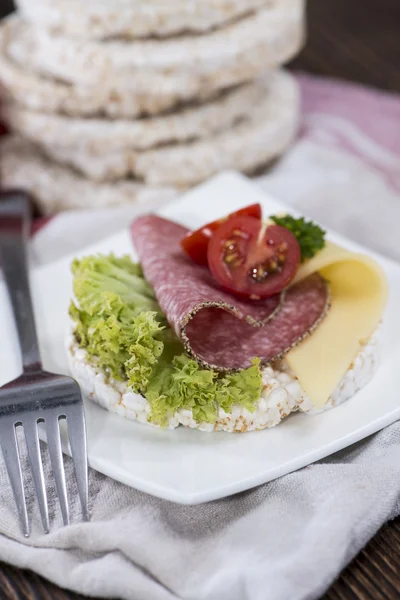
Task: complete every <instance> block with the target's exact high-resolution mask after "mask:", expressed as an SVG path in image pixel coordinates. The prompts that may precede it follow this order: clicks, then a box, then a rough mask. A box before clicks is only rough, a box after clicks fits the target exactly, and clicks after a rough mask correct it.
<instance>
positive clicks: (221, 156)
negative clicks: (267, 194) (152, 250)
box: [0, 0, 304, 214]
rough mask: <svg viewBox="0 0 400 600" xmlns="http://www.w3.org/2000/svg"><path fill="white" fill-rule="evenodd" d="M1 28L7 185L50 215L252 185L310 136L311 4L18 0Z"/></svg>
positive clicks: (2, 153) (1, 152)
mask: <svg viewBox="0 0 400 600" xmlns="http://www.w3.org/2000/svg"><path fill="white" fill-rule="evenodd" d="M17 4H18V5H19V11H18V12H17V13H16V14H15V15H13V16H12V17H11V18H9V19H7V20H5V21H3V22H2V23H1V24H0V83H1V85H2V87H3V90H4V91H3V95H4V97H5V102H4V104H3V118H4V120H5V121H6V123H7V124H8V126H9V128H10V130H11V131H12V134H11V135H9V136H7V137H6V138H3V140H2V143H1V146H0V179H1V181H2V183H3V185H6V186H12V187H24V188H26V189H28V190H30V191H31V192H33V194H34V195H35V197H36V199H37V201H38V204H39V206H40V207H41V209H42V211H43V212H44V213H46V214H49V213H54V212H57V211H59V210H67V209H73V208H89V207H90V208H100V207H105V206H116V205H119V204H125V203H132V202H149V201H150V202H151V201H152V200H156V199H157V200H161V199H169V198H171V197H173V196H174V195H175V194H176V193H177V191H178V190H183V189H186V188H188V187H190V186H192V185H194V184H196V183H199V182H200V181H202V180H204V179H206V178H208V177H209V176H211V175H213V174H215V173H216V172H218V171H220V170H222V169H226V168H232V169H238V170H241V171H243V172H247V173H251V172H254V171H255V170H256V169H258V168H259V167H261V166H263V165H265V164H267V163H268V162H269V161H271V160H272V159H274V158H275V157H277V156H279V155H280V154H281V153H282V152H283V151H284V150H285V149H286V148H287V146H288V145H289V144H290V142H291V141H292V139H293V137H294V135H295V133H296V130H297V126H298V118H299V97H298V90H297V86H296V83H295V81H294V79H293V77H292V76H291V75H290V74H289V73H287V72H285V71H283V70H281V69H280V66H281V65H282V64H283V63H285V62H286V61H288V60H289V59H291V58H292V57H293V56H294V55H295V54H296V53H297V52H298V50H299V49H300V47H301V45H302V42H303V36H304V0H169V1H168V2H165V1H164V0H85V2H82V1H81V0H18V2H17Z"/></svg>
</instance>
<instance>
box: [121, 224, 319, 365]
mask: <svg viewBox="0 0 400 600" xmlns="http://www.w3.org/2000/svg"><path fill="white" fill-rule="evenodd" d="M131 233H132V239H133V243H134V246H135V248H136V251H137V253H138V255H139V259H140V262H141V264H142V267H143V271H144V274H145V277H146V279H147V280H148V281H149V283H150V284H151V285H152V287H153V289H154V292H155V294H156V297H157V300H158V302H159V304H160V307H161V309H162V311H163V313H164V314H165V316H166V318H167V319H168V322H169V323H170V325H171V327H172V328H173V329H174V331H175V333H176V334H177V336H178V337H179V338H180V339H181V340H182V341H183V343H184V345H185V348H186V349H187V351H188V352H189V353H190V354H191V355H192V356H193V357H194V358H195V359H196V360H197V361H198V362H200V363H201V364H203V365H206V366H210V367H213V368H215V369H218V370H224V371H225V370H239V369H243V368H246V367H248V366H249V365H250V364H251V359H253V358H255V357H258V358H260V359H261V361H262V363H263V364H265V363H269V362H271V361H272V360H274V359H276V358H278V357H281V356H283V355H284V354H285V353H286V352H287V351H288V350H290V349H291V348H292V347H293V346H295V345H296V344H297V343H299V342H300V341H301V340H302V339H304V337H305V336H306V335H308V334H309V333H310V332H311V331H312V330H313V329H314V328H315V327H316V326H317V325H318V323H319V322H320V321H321V319H322V318H323V317H324V316H325V314H326V311H327V309H328V307H329V289H328V286H327V284H326V282H325V280H324V279H323V278H322V277H321V276H319V275H318V274H314V275H311V276H309V277H307V279H304V280H303V281H300V282H299V283H297V284H296V285H294V286H293V287H291V288H290V289H289V290H287V291H286V293H282V294H280V295H276V296H272V297H271V298H267V299H264V300H260V301H250V300H241V299H238V298H236V297H235V296H233V295H232V294H230V293H229V292H225V291H224V290H223V289H221V288H220V287H219V286H218V284H217V283H216V282H215V281H214V279H213V278H212V276H211V274H210V273H209V271H208V269H207V268H205V267H201V266H199V265H196V264H195V263H194V262H192V261H191V260H190V259H189V258H187V257H186V256H185V255H184V253H183V251H182V250H181V248H180V245H179V241H180V240H181V239H182V237H183V236H184V235H185V233H187V229H186V228H185V227H182V226H180V225H178V224H177V223H174V222H172V221H168V220H166V219H162V218H160V217H157V216H155V215H146V216H143V217H139V218H138V219H136V220H135V221H134V222H133V224H132V226H131Z"/></svg>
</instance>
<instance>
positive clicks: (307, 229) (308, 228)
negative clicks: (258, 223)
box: [270, 215, 325, 262]
mask: <svg viewBox="0 0 400 600" xmlns="http://www.w3.org/2000/svg"><path fill="white" fill-rule="evenodd" d="M270 219H271V221H273V222H274V223H276V225H281V226H282V227H286V229H289V231H291V232H292V233H293V235H294V236H295V237H296V239H297V241H298V242H299V246H300V251H301V262H304V260H305V259H306V258H312V257H313V256H314V255H315V254H316V253H317V252H318V250H321V249H322V248H323V247H324V246H325V231H324V230H323V229H321V227H319V225H317V224H316V223H314V222H313V221H306V220H305V218H304V217H300V218H299V219H295V218H294V217H292V216H290V215H285V216H282V217H278V216H273V217H270Z"/></svg>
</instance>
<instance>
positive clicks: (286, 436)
mask: <svg viewBox="0 0 400 600" xmlns="http://www.w3.org/2000/svg"><path fill="white" fill-rule="evenodd" d="M254 202H261V204H262V205H263V207H264V211H265V214H273V213H277V212H281V211H285V210H288V209H287V207H286V206H284V205H283V204H281V203H279V202H277V201H276V200H274V199H273V198H271V197H268V196H266V195H265V194H264V193H263V192H261V191H260V190H259V189H258V188H257V187H255V186H254V185H253V184H251V183H250V182H249V181H248V180H247V179H246V178H244V177H242V176H240V175H237V174H234V173H226V174H223V175H221V176H218V177H216V178H215V179H213V180H211V181H210V182H208V183H206V184H204V185H202V186H200V187H199V188H196V189H195V190H193V191H191V192H189V193H188V194H186V195H184V196H183V197H182V198H181V199H180V200H178V201H177V202H175V203H173V204H170V205H169V206H167V207H164V208H163V209H162V210H161V211H159V212H160V214H161V215H163V216H165V217H167V218H171V219H173V220H176V221H179V222H180V223H182V224H184V225H187V226H189V227H197V226H198V225H200V224H202V223H204V222H206V221H210V220H213V219H215V218H217V217H220V216H223V215H225V214H227V213H228V212H231V211H233V210H235V209H237V208H239V207H241V206H244V205H247V204H251V203H254ZM291 212H293V211H291ZM71 234H72V235H73V232H72V233H71ZM329 237H330V238H331V239H332V240H333V241H335V242H337V243H338V244H341V245H343V246H346V247H348V248H350V249H352V250H356V251H361V252H364V253H366V254H370V255H371V256H375V257H376V258H377V259H378V260H379V262H380V263H381V265H382V266H383V268H384V269H385V271H386V273H387V276H388V278H389V283H390V289H391V296H390V301H389V305H388V307H387V311H386V314H385V320H384V326H383V332H382V340H383V360H382V364H381V367H380V369H379V371H378V373H377V374H376V376H375V377H374V378H373V380H372V382H371V383H370V384H369V385H368V386H367V387H366V388H364V389H363V390H361V391H360V392H358V393H357V394H356V395H355V396H354V398H352V399H351V400H350V401H348V402H346V403H344V404H343V405H341V406H338V407H337V408H335V410H330V411H327V412H326V413H323V414H321V415H318V416H314V417H310V416H307V415H304V414H295V415H293V416H290V417H289V418H288V419H287V420H286V421H284V422H283V423H282V424H281V425H279V427H276V428H274V429H269V430H264V431H260V432H253V433H246V434H242V435H237V434H229V433H222V432H219V433H202V432H199V431H196V430H191V429H186V428H183V427H180V428H178V429H176V430H175V431H162V430H158V429H153V428H151V427H147V426H145V425H141V424H139V423H135V422H131V421H127V420H125V419H122V418H121V417H119V416H117V415H115V414H111V413H109V412H107V411H106V410H104V409H102V408H100V407H99V406H97V405H96V404H94V403H92V402H91V401H89V400H86V401H85V408H86V416H87V428H88V447H89V462H90V465H91V466H92V467H93V468H94V469H97V470H98V471H101V472H102V473H105V474H106V475H109V476H110V477H113V478H114V479H117V480H119V481H122V482H123V483H125V484H127V485H130V486H132V487H135V488H137V489H139V490H142V491H144V492H148V493H149V494H153V495H155V496H159V497H161V498H165V499H167V500H172V501H174V502H179V503H183V504H196V503H200V502H206V501H208V500H214V499H216V498H221V497H223V496H228V495H230V494H233V493H236V492H240V491H242V490H246V489H248V488H251V487H253V486H255V485H258V484H261V483H265V482H267V481H270V480H272V479H275V478H277V477H280V476H281V475H285V474H286V473H289V472H290V471H294V470H296V469H299V468H300V467H304V466H305V465H308V464H310V463H312V462H314V461H316V460H318V459H320V458H323V457H325V456H327V455H329V454H331V453H333V452H336V451H337V450H340V449H342V448H344V447H346V446H348V445H350V444H353V443H354V442H357V441H358V440H361V439H362V438H365V437H366V436H368V435H370V434H372V433H374V432H376V431H378V430H379V429H382V428H383V427H385V426H387V425H389V424H390V423H393V422H394V421H396V420H397V419H398V418H400V402H399V399H400V396H399V390H400V368H399V364H400V345H399V336H400V312H399V310H398V306H397V303H396V300H395V299H396V298H397V299H398V298H400V266H399V265H397V264H396V263H394V262H391V261H390V260H388V259H386V258H383V257H382V256H377V255H376V254H374V253H372V252H370V251H369V250H366V249H365V248H362V247H360V246H358V245H357V244H355V243H353V242H351V241H349V240H346V239H345V238H342V237H341V236H339V235H336V234H334V233H331V234H330V236H329ZM110 251H113V252H115V253H117V254H123V253H129V254H131V255H132V256H133V257H134V251H133V248H132V243H131V239H130V236H129V232H128V231H127V230H125V231H121V232H120V233H118V234H116V235H114V236H112V237H110V238H107V239H105V240H103V241H101V242H99V243H97V244H96V245H94V246H91V247H89V248H85V249H84V250H82V251H81V252H79V256H84V255H86V254H90V253H94V252H102V253H106V252H110ZM71 260H72V257H71V256H69V257H67V258H63V259H62V260H59V261H57V262H54V263H52V264H50V265H46V266H44V267H41V268H38V269H36V270H35V271H34V272H33V273H32V291H33V297H34V304H35V313H36V318H37V326H38V331H39V337H40V345H41V350H42V355H43V362H44V365H45V367H46V368H47V369H48V370H50V371H55V372H63V373H66V372H67V362H66V358H65V354H64V336H65V332H66V329H67V321H68V319H67V311H68V304H69V301H70V298H71V274H70V263H71ZM0 319H1V320H0V329H1V344H0V384H3V383H5V382H6V381H8V380H10V379H12V378H13V377H15V376H16V375H17V374H18V373H19V370H20V359H19V353H18V346H17V341H16V335H15V330H14V325H13V321H12V317H11V312H10V308H9V306H8V301H7V298H6V294H5V289H4V285H3V284H1V283H0Z"/></svg>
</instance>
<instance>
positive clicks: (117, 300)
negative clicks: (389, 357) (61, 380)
mask: <svg viewBox="0 0 400 600" xmlns="http://www.w3.org/2000/svg"><path fill="white" fill-rule="evenodd" d="M131 234H132V241H133V244H134V246H135V249H136V252H137V254H138V257H139V261H140V262H139V263H135V262H133V261H132V260H131V258H130V257H128V256H123V257H116V256H114V255H109V256H88V257H86V258H83V259H81V260H75V261H74V263H73V265H72V270H73V274H74V294H75V299H74V301H73V302H72V303H71V308H70V316H71V319H72V323H73V329H72V333H71V334H69V337H68V344H67V351H68V355H69V363H70V369H71V373H72V375H73V376H74V377H75V378H76V379H77V380H78V382H79V383H80V385H81V387H82V389H83V391H84V392H85V393H86V394H87V395H88V396H89V397H90V398H91V399H92V400H93V401H95V402H97V403H99V404H100V405H101V406H103V407H104V408H107V409H108V410H110V411H113V412H116V413H118V414H120V415H122V416H124V417H126V418H128V419H136V420H138V421H140V422H142V423H149V424H152V425H156V426H160V427H169V428H175V427H177V426H178V425H186V426H188V427H192V428H197V429H200V430H202V431H238V432H244V431H250V430H257V429H263V428H265V427H272V426H274V425H277V424H278V423H279V422H280V421H281V420H282V419H283V418H284V417H286V416H287V415H289V413H291V412H294V411H297V410H300V411H303V412H306V413H310V412H318V411H320V410H324V409H325V408H327V407H332V406H335V405H337V404H339V403H340V402H342V401H344V400H347V399H348V398H350V397H351V396H353V395H354V393H355V392H356V391H357V390H358V389H360V388H361V387H363V386H364V385H365V384H366V383H367V382H368V381H369V380H370V378H371V376H372V375H373V373H374V370H375V367H376V365H377V339H376V329H377V327H378V325H379V322H380V321H381V318H382V314H383V310H384V307H385V303H386V300H387V293H388V292H387V282H386V278H385V275H384V274H383V271H382V270H381V268H380V267H379V265H378V264H377V263H376V262H375V261H374V260H373V259H371V258H369V257H367V256H364V255H360V254H355V253H353V252H350V251H347V250H345V249H343V248H340V247H338V246H336V245H334V244H333V243H331V242H329V241H326V240H325V233H324V231H323V230H322V229H321V228H320V227H318V226H317V225H316V224H315V223H312V222H309V221H306V220H305V219H304V218H299V219H297V218H294V217H292V216H289V215H276V216H270V217H269V218H268V219H267V220H266V221H263V219H262V214H261V206H260V205H259V204H255V205H252V206H248V207H246V208H244V209H242V210H240V211H238V212H236V213H234V214H233V215H228V216H227V217H226V218H224V219H221V220H219V221H215V222H213V223H208V224H207V225H204V226H203V227H201V228H200V229H199V230H197V231H193V232H191V231H188V230H187V229H186V228H184V227H182V226H181V225H178V224H177V223H174V222H172V221H169V220H166V219H163V218H161V217H158V216H155V215H147V216H142V217H139V218H138V219H136V220H135V221H134V223H133V224H132V226H131Z"/></svg>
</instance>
